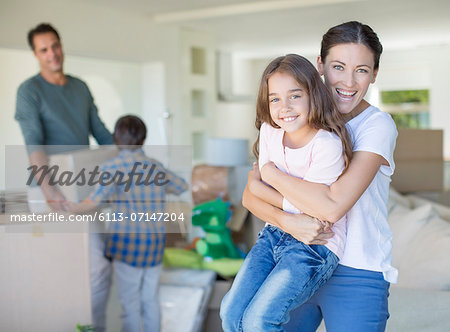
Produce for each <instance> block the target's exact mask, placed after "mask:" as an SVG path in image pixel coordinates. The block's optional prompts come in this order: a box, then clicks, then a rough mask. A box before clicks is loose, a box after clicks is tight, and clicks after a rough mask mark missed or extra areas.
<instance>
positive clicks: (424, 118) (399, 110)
mask: <svg viewBox="0 0 450 332" xmlns="http://www.w3.org/2000/svg"><path fill="white" fill-rule="evenodd" d="M381 103H382V104H383V105H382V109H383V110H384V111H386V112H388V113H390V114H391V115H392V118H393V119H394V121H395V124H396V125H397V127H399V128H400V127H402V128H430V112H429V109H430V107H429V90H402V91H382V92H381Z"/></svg>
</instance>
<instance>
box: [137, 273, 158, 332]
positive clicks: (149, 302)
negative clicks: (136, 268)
mask: <svg viewBox="0 0 450 332" xmlns="http://www.w3.org/2000/svg"><path fill="white" fill-rule="evenodd" d="M161 270H162V265H161V264H160V265H157V266H152V267H147V268H145V269H144V278H143V281H142V289H141V308H142V325H143V328H144V331H146V332H147V331H149V332H152V331H155V332H159V331H160V330H161V312H160V307H159V287H158V286H159V277H160V275H161Z"/></svg>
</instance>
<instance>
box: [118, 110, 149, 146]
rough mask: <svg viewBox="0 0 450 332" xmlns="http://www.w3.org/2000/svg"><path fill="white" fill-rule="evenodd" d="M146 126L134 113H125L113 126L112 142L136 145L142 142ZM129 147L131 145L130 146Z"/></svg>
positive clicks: (119, 144) (121, 144)
mask: <svg viewBox="0 0 450 332" xmlns="http://www.w3.org/2000/svg"><path fill="white" fill-rule="evenodd" d="M146 136H147V128H146V127H145V124H144V122H143V121H142V120H141V119H140V118H139V117H137V116H135V115H125V116H122V117H121V118H119V120H117V122H116V125H115V127H114V134H113V138H114V143H115V144H116V145H118V146H119V148H120V147H121V146H127V145H128V146H130V145H131V146H133V145H134V146H136V149H137V148H138V147H140V146H141V145H142V144H144V140H145V137H146ZM130 148H131V147H130Z"/></svg>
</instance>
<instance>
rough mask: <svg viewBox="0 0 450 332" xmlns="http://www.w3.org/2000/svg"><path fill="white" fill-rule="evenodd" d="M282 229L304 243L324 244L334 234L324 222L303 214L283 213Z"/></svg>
mask: <svg viewBox="0 0 450 332" xmlns="http://www.w3.org/2000/svg"><path fill="white" fill-rule="evenodd" d="M283 225H284V227H283V230H284V231H285V232H286V233H289V234H291V235H292V236H293V237H294V238H295V239H297V240H299V241H301V242H303V243H304V244H308V245H310V244H320V245H324V244H326V243H327V240H328V239H330V238H332V237H333V236H334V233H333V231H332V230H331V229H330V226H329V224H328V223H326V222H322V221H321V220H319V219H317V218H313V217H310V216H308V215H305V214H285V217H284V221H283Z"/></svg>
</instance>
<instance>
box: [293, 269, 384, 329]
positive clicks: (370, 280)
mask: <svg viewBox="0 0 450 332" xmlns="http://www.w3.org/2000/svg"><path fill="white" fill-rule="evenodd" d="M388 296H389V283H388V282H387V281H385V280H384V279H383V274H382V273H381V272H374V271H368V270H360V269H354V268H351V267H347V266H343V265H339V266H338V267H337V269H336V270H335V272H334V274H333V276H332V277H331V278H330V280H328V282H327V283H326V284H325V285H324V286H323V287H322V288H321V289H319V290H318V291H317V293H316V294H314V296H313V297H312V298H311V300H310V303H317V304H318V305H319V306H320V309H321V310H322V314H323V317H324V320H325V326H326V329H327V331H328V332H346V331H352V332H353V331H354V332H382V331H384V330H385V328H386V322H387V319H388V318H389V312H388ZM293 315H294V316H295V317H296V318H295V319H294V321H299V324H298V325H297V326H295V327H293V326H292V325H291V324H289V329H288V331H303V325H302V324H303V322H304V312H303V308H299V309H298V310H295V311H294V312H293Z"/></svg>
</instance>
